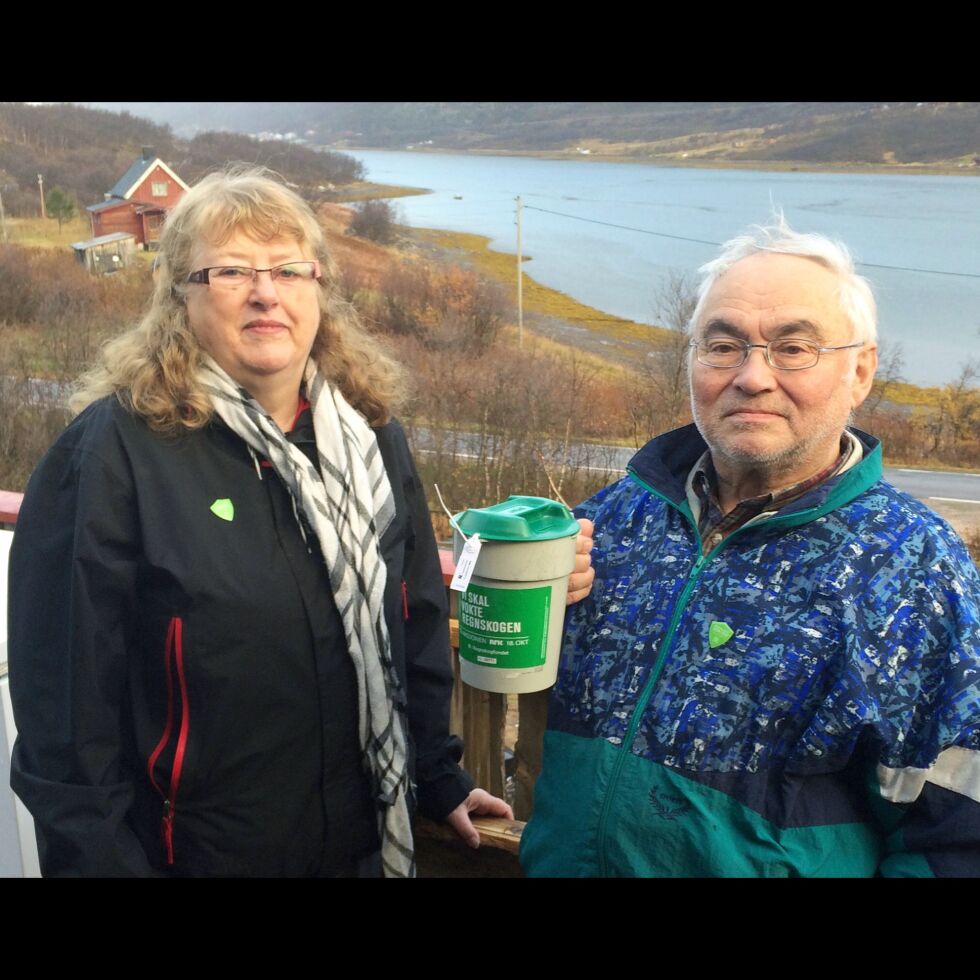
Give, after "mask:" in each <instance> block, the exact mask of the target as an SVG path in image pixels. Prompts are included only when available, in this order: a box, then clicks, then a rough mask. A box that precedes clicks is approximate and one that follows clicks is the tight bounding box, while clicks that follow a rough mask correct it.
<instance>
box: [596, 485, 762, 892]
mask: <svg viewBox="0 0 980 980" xmlns="http://www.w3.org/2000/svg"><path fill="white" fill-rule="evenodd" d="M627 472H628V473H629V475H630V477H631V478H632V479H633V480H635V481H636V482H637V483H638V484H639V485H640V486H641V487H643V489H644V490H647V491H649V492H650V493H652V494H653V495H654V496H655V497H659V498H660V499H661V500H663V501H664V502H665V503H666V504H668V505H669V506H670V507H673V508H674V510H677V511H679V512H680V513H681V514H683V515H684V516H685V517H686V518H687V519H688V521H689V522H690V524H691V527H692V528H693V529H694V538H695V540H696V541H697V547H698V558H697V561H695V562H694V565H693V566H692V567H691V570H690V572H688V575H687V581H686V582H685V583H684V588H683V589H682V590H681V594H680V598H678V600H677V604H676V605H675V606H674V611H673V613H672V614H671V617H670V625H669V626H668V628H667V633H666V635H665V636H664V639H663V642H662V643H661V644H660V649H659V650H658V651H657V659H656V661H655V662H654V665H653V670H652V671H651V672H650V677H649V678H648V679H647V682H646V684H645V685H644V686H643V690H642V691H641V692H640V698H639V700H638V701H637V702H636V707H635V708H634V709H633V714H632V716H631V718H630V723H629V727H628V728H627V730H626V737H625V738H624V739H623V742H622V744H621V745H620V751H619V755H618V756H617V757H616V762H615V764H614V765H613V770H612V773H611V775H610V777H609V783H608V785H607V786H606V793H605V796H604V798H603V801H602V810H601V811H600V813H599V826H598V829H597V832H596V840H597V844H598V852H599V873H600V874H601V875H602V876H603V877H605V876H606V870H607V869H606V824H607V822H608V819H609V813H610V811H611V810H612V801H613V797H614V796H615V791H616V784H617V783H618V782H619V777H620V775H621V774H622V771H623V766H625V765H626V759H627V757H628V755H629V751H630V747H631V746H632V744H633V739H634V738H635V737H636V730H637V728H639V727H640V719H641V718H642V717H643V712H644V711H645V710H646V706H647V702H648V701H649V700H650V698H651V696H652V695H653V689H654V687H655V686H656V684H657V681H658V680H659V679H660V674H661V672H662V671H663V667H664V664H665V663H666V661H667V653H668V652H669V650H670V645H671V643H672V642H673V639H674V633H675V632H676V631H677V626H678V623H679V622H680V619H681V616H682V615H683V613H684V610H685V608H686V607H687V602H688V599H689V598H690V597H691V593H692V592H693V591H694V586H695V585H696V583H697V579H698V576H699V575H700V573H701V569H702V568H704V566H705V565H707V564H708V562H709V561H711V560H712V559H713V558H714V557H715V555H717V554H718V552H719V551H721V550H722V548H724V547H725V545H726V544H728V542H729V541H731V539H732V538H734V537H735V536H736V535H737V534H739V533H740V532H741V531H743V530H744V529H745V528H747V527H750V526H753V525H748V524H743V525H742V527H740V528H738V529H737V530H735V531H733V532H732V533H731V534H730V535H729V536H728V537H727V538H725V539H724V540H722V541H719V542H718V544H717V545H715V547H714V548H712V550H711V551H710V552H708V554H707V555H703V554H702V553H701V544H702V542H701V534H700V532H699V531H698V528H697V525H696V524H695V523H694V521H693V520H692V518H691V516H690V515H689V514H688V513H686V512H685V511H684V510H683V509H682V508H680V507H678V506H677V504H676V503H674V501H672V500H670V499H669V498H667V497H665V496H664V495H663V494H662V493H658V492H657V491H656V490H654V489H653V487H651V486H650V485H649V484H647V483H644V482H643V480H641V479H640V478H639V477H638V476H637V475H636V474H635V473H634V472H633V471H632V470H628V471H627ZM777 519H778V518H777Z"/></svg>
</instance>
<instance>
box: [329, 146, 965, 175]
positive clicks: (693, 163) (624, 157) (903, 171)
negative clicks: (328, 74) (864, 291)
mask: <svg viewBox="0 0 980 980" xmlns="http://www.w3.org/2000/svg"><path fill="white" fill-rule="evenodd" d="M322 149H325V150H333V151H336V152H338V153H345V152H349V153H360V152H364V153H372V152H373V153H420V154H421V153H424V154H437V153H441V154H446V155H449V156H463V157H466V156H477V157H488V156H490V157H524V158H528V159H535V160H567V161H576V162H578V161H581V162H583V163H596V162H599V163H636V164H646V165H647V166H650V167H668V168H672V169H688V170H758V171H762V172H763V173H814V174H822V173H827V174H883V175H889V174H891V175H905V176H909V177H918V176H924V177H980V166H974V167H966V166H962V167H961V166H953V165H940V164H917V163H906V164H887V163H857V162H851V163H805V162H801V161H798V160H678V159H676V158H674V157H671V158H663V157H654V156H648V157H643V158H640V157H637V156H632V155H630V154H618V153H587V154H586V153H574V152H569V151H558V150H501V149H493V150H459V149H446V148H445V147H436V146H424V147H423V146H413V147H412V148H411V149H408V148H406V147H390V146H385V147H382V146H350V145H328V146H323V147H322Z"/></svg>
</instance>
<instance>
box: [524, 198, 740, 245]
mask: <svg viewBox="0 0 980 980" xmlns="http://www.w3.org/2000/svg"><path fill="white" fill-rule="evenodd" d="M524 210H525V211H541V212H543V213H544V214H557V215H558V216H559V217H561V218H574V219H575V220H576V221H587V222H588V223H589V224H590V225H605V226H606V227H607V228H621V229H622V230H623V231H636V232H639V233H640V234H641V235H655V236H656V237H657V238H672V239H674V241H676V242H694V243H695V244H696V245H720V244H721V242H706V241H705V240H704V239H703V238H685V237H684V236H683V235H668V234H667V233H666V232H662V231H650V230H649V229H648V228H633V227H631V226H630V225H614V224H613V223H612V222H611V221H598V220H596V219H595V218H583V217H582V216H581V215H578V214H565V212H564V211H549V210H548V209H547V208H536V207H532V206H531V205H530V204H525V205H524Z"/></svg>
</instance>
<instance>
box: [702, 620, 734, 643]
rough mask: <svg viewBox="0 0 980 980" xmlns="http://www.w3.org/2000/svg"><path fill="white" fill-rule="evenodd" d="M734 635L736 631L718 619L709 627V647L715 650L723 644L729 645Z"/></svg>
mask: <svg viewBox="0 0 980 980" xmlns="http://www.w3.org/2000/svg"><path fill="white" fill-rule="evenodd" d="M734 635H735V631H734V630H733V629H732V628H731V626H729V625H728V623H722V622H719V621H718V620H717V619H716V620H715V621H714V622H713V623H712V624H711V625H710V626H709V627H708V646H709V647H711V649H712V650H714V648H715V647H720V646H721V645H722V644H723V643H727V642H728V641H729V640H730V639H731V638H732V637H733V636H734Z"/></svg>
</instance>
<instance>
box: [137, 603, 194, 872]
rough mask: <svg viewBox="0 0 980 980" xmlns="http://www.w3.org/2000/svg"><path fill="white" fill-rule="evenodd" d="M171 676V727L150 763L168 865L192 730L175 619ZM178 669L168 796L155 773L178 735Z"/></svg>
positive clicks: (180, 624) (168, 656)
mask: <svg viewBox="0 0 980 980" xmlns="http://www.w3.org/2000/svg"><path fill="white" fill-rule="evenodd" d="M164 667H165V669H166V673H167V723H166V725H165V726H164V729H163V735H162V736H161V737H160V741H159V742H158V743H157V746H156V748H155V749H154V750H153V752H152V753H151V754H150V758H149V759H148V760H147V762H146V772H147V775H148V776H149V779H150V783H151V785H152V786H153V788H154V789H155V790H156V791H157V792H158V793H159V794H160V796H161V797H163V819H162V820H161V821H160V839H161V842H162V843H163V846H164V849H165V850H166V852H167V864H173V863H174V816H175V814H176V811H177V806H176V801H177V790H178V788H179V786H180V774H181V772H182V771H183V769H184V756H185V754H186V752H187V735H188V732H189V730H190V711H189V710H188V706H187V677H186V676H185V674H184V621H183V620H182V619H181V618H180V617H179V616H173V617H172V618H171V620H170V626H169V627H168V629H167V646H166V652H165V655H164ZM174 667H176V671H177V682H178V684H179V685H180V705H181V712H180V731H179V732H178V734H177V747H176V749H175V750H174V761H173V763H172V764H171V768H170V786H169V792H168V793H164V791H163V790H162V789H161V788H160V785H159V783H157V781H156V778H155V776H154V769H155V767H156V763H157V760H158V759H159V758H160V753H161V752H163V750H164V749H165V748H166V747H167V745H168V744H169V742H170V739H171V738H172V736H173V731H174Z"/></svg>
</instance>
